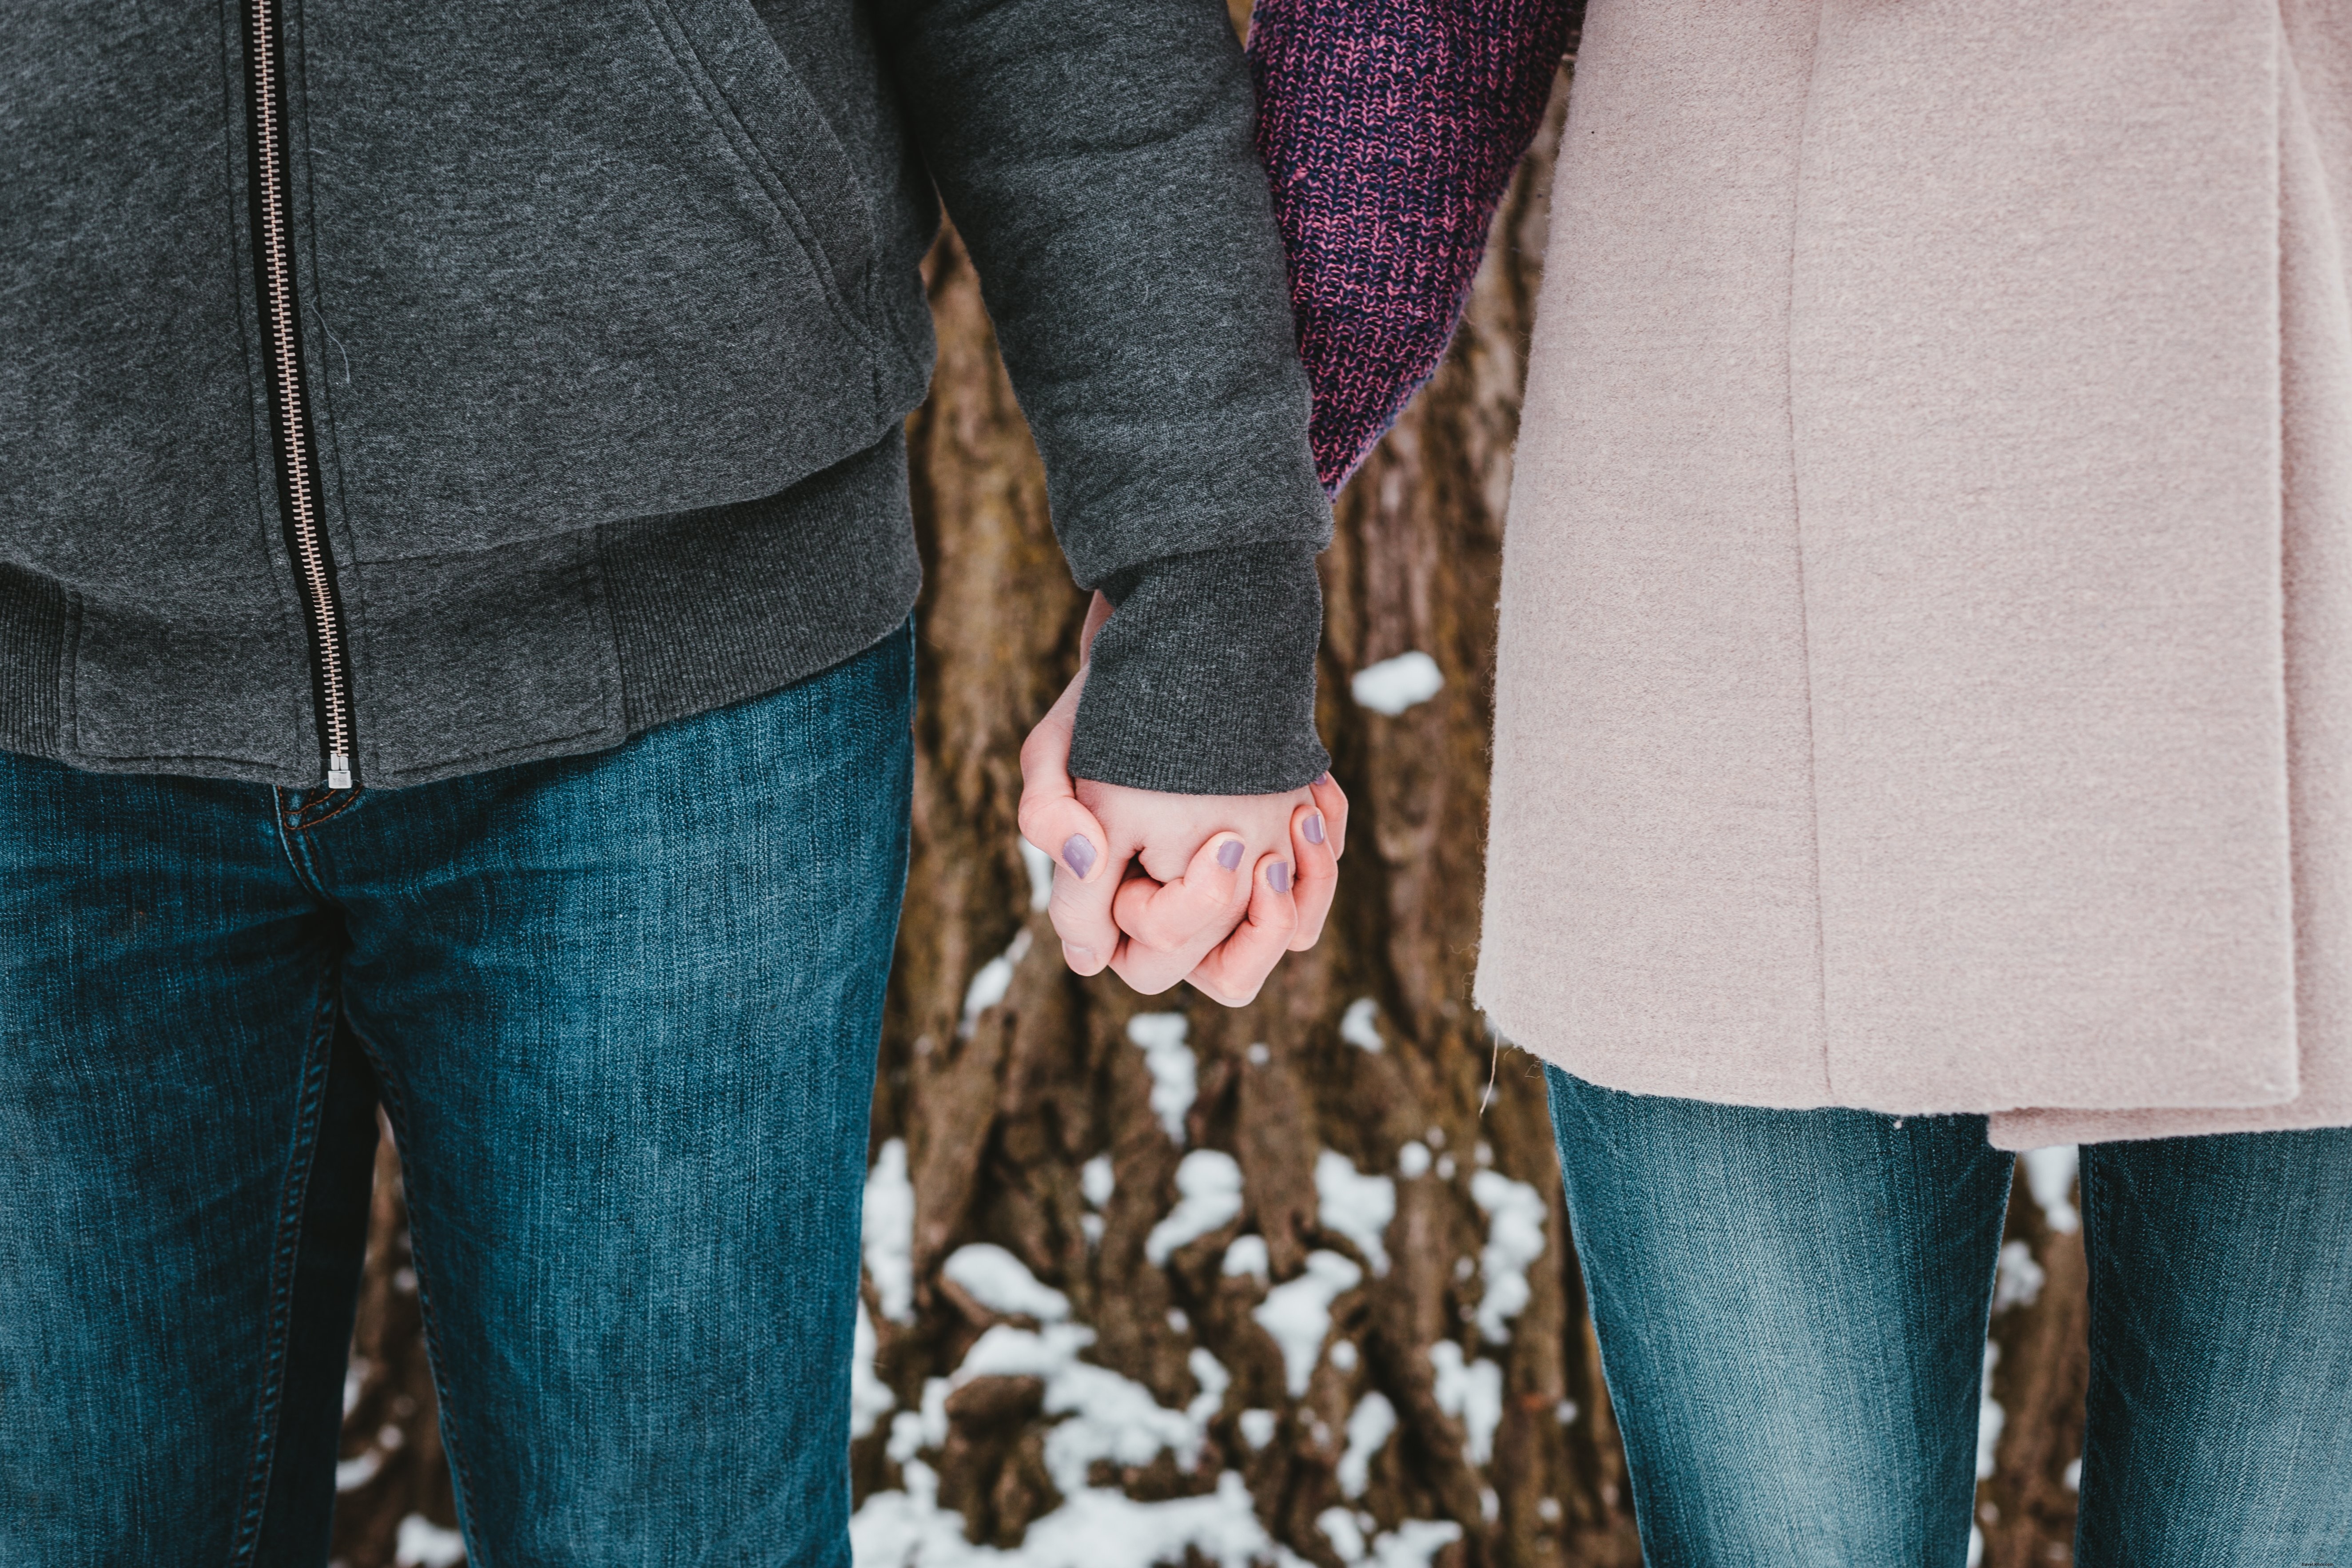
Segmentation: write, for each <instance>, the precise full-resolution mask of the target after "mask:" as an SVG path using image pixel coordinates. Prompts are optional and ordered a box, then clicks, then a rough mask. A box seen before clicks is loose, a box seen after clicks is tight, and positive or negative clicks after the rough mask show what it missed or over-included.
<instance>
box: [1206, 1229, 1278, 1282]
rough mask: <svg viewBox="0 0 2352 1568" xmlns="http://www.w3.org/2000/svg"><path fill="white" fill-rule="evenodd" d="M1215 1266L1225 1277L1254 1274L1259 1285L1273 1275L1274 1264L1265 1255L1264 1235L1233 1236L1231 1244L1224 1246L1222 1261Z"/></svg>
mask: <svg viewBox="0 0 2352 1568" xmlns="http://www.w3.org/2000/svg"><path fill="white" fill-rule="evenodd" d="M1217 1267H1218V1271H1219V1272H1220V1273H1222V1274H1223V1275H1225V1276H1226V1277H1227V1278H1231V1277H1233V1276H1234V1275H1237V1274H1255V1275H1256V1276H1257V1279H1258V1283H1259V1284H1261V1285H1263V1284H1265V1282H1266V1281H1267V1280H1268V1279H1272V1278H1273V1277H1274V1265H1273V1263H1272V1261H1271V1260H1269V1259H1268V1258H1267V1257H1266V1254H1265V1237H1262V1236H1237V1237H1234V1241H1233V1245H1232V1246H1230V1247H1226V1248H1225V1260H1224V1262H1223V1263H1221V1264H1219V1265H1218V1266H1217Z"/></svg>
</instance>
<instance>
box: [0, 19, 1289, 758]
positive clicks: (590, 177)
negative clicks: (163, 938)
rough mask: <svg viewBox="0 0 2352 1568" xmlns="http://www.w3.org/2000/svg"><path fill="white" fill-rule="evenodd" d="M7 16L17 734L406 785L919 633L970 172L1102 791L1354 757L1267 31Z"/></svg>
mask: <svg viewBox="0 0 2352 1568" xmlns="http://www.w3.org/2000/svg"><path fill="white" fill-rule="evenodd" d="M0 17H5V20H4V21H0V279H5V283H0V749H6V750H12V751H17V752H30V753H34V754H37V755H41V756H47V757H52V758H57V759H59V760H61V761H63V762H66V763H70V764H73V765H75V766H77V767H82V768H89V769H98V770H107V771H140V772H171V773H194V774H205V775H211V776H216V777H222V778H234V779H246V780H254V781H259V782H264V783H269V784H286V785H314V784H319V783H320V781H321V780H322V778H326V777H328V776H329V775H330V773H332V774H333V776H335V777H336V779H337V782H341V778H342V776H344V775H345V774H346V773H348V774H349V775H351V776H352V777H354V778H355V780H356V782H357V783H358V784H362V785H366V786H377V787H389V786H397V785H402V784H415V783H421V782H424V781H426V780H430V779H436V778H443V777H446V776H449V775H453V774H457V773H468V772H474V771H478V770H481V769H485V768H492V767H498V766H502V765H505V764H509V763H519V762H524V761H530V760H533V759H538V758H544V757H551V756H558V755H562V754H566V753H573V752H590V751H593V750H596V749H599V748H602V747H606V746H610V745H613V744H615V743H617V742H620V741H622V740H624V739H625V738H626V737H627V736H629V735H630V734H632V733H634V732H635V731H639V730H642V729H644V728H645V727H646V726H648V725H652V724H657V723H660V722H662V721H666V720H670V719H675V718H679V717H682V716H684V715H687V714H689V713H694V712H698V711H700V710H706V709H709V708H711V707H715V706H717V705H719V704H722V703H726V702H731V701H735V700H740V699H742V698H746V697H751V696H753V695H756V694H758V693H761V692H763V691H767V690H772V689H775V688H777V687H779V686H782V685H784V684H787V683H789V682H791V681H793V680H794V679H799V678H800V677H802V676H804V675H808V674H811V673H814V671H816V670H819V669H822V668H825V667H826V666H828V665H831V664H834V663H835V662H837V661H839V660H841V659H843V658H847V657H848V656H850V655H852V654H854V653H856V652H857V651H859V650H860V649H862V648H864V647H868V646H870V645H871V644H872V643H874V642H875V641H876V640H877V639H878V638H879V637H882V636H883V635H885V634H886V633H887V631H889V630H890V629H891V628H892V627H894V626H897V625H898V623H899V622H900V621H901V620H902V619H903V618H904V617H905V616H906V615H907V613H908V609H909V608H910V606H911V605H913V603H914V599H915V594H916V589H917V586H918V583H919V564H918V562H917V558H916V552H915V543H914V537H913V533H912V530H911V526H910V521H909V510H908V490H907V473H906V459H905V451H904V447H903V442H902V439H901V437H900V429H901V421H902V419H903V418H904V416H906V414H907V413H908V411H909V410H910V409H911V408H913V407H914V406H915V405H916V404H917V403H918V402H919V401H920V399H921V398H922V396H923V393H924V389H925V387H926V385H927V384H928V382H929V374H930V367H931V362H932V355H933V344H932V338H931V329H930V320H929V312H928V310H927V308H926V304H925V300H924V296H923V290H922V286H921V280H920V278H919V272H918V263H919V260H920V258H921V257H922V255H923V253H924V251H925V249H926V248H927V247H928V245H929V241H930V239H931V237H932V236H933V234H934V232H935V231H936V229H937V226H938V222H939V216H938V212H939V208H938V205H937V198H935V196H934V195H933V191H934V187H936V190H937V192H938V196H939V197H940V198H944V200H945V203H946V205H947V208H948V210H949V211H950V213H951V214H952V215H953V216H954V218H955V221H956V224H957V226H958V227H959V229H960V230H961V233H962V235H963V237H964V238H965V240H966V243H967V244H968V246H969V247H970V249H971V254H972V257H973V259H974V262H975V264H976V266H977V268H978V269H979V272H980V276H981V279H982V289H983V292H984V294H985V297H986V299H987V301H988V306H989V310H990V313H991V316H992V319H993V321H994V322H995V326H996V331H997V335H998V340H999V342H1000V343H1001V345H1002V347H1003V353H1004V358H1005V362H1006V363H1007V365H1008V366H1009V368H1010V370H1011V372H1012V375H1013V384H1014V386H1015V388H1016V390H1017V391H1018V393H1019V395H1020V398H1021V403H1022V407H1023V409H1024V412H1025V413H1026V415H1027V416H1028V419H1029V423H1030V426H1031V428H1032V430H1033V432H1034V435H1035V437H1036V440H1037V444H1038V447H1039V449H1040V450H1041V451H1042V452H1043V454H1044V456H1045V468H1046V475H1047V479H1048V484H1049V491H1050V497H1051V500H1052V506H1053V513H1054V523H1055V530H1056V531H1057V532H1058V534H1059V536H1060V539H1061V542H1062V544H1063V547H1064V550H1065V551H1066V554H1067V557H1068V560H1069V563H1070V566H1071V570H1072V572H1073V574H1074V575H1075V576H1076V580H1077V582H1078V584H1079V585H1080V586H1082V587H1089V588H1091V587H1097V586H1099V587H1101V588H1103V589H1104V590H1106V591H1107V592H1108V593H1109V594H1110V595H1111V596H1112V598H1113V599H1114V600H1115V601H1117V602H1118V605H1119V613H1118V616H1115V617H1114V618H1113V620H1112V621H1111V623H1110V626H1109V627H1108V629H1107V630H1106V631H1105V632H1104V634H1103V636H1102V637H1101V639H1100V640H1099V642H1098V644H1097V648H1096V652H1095V656H1094V661H1093V667H1092V671H1091V673H1090V675H1089V677H1088V680H1087V692H1086V698H1085V700H1084V702H1083V704H1082V706H1081V708H1080V711H1079V718H1078V730H1077V742H1076V752H1075V755H1074V759H1073V761H1074V765H1075V769H1076V772H1077V773H1079V774H1080V775H1081V776H1086V777H1092V778H1097V779H1102V780H1106V781H1108V782H1112V783H1118V784H1134V785H1139V786H1142V787H1149V788H1157V789H1169V790H1181V791H1191V792H1196V793H1202V792H1266V791H1275V790H1280V789H1286V788H1290V787H1293V786H1296V785H1298V784H1303V783H1305V782H1307V780H1308V779H1310V778H1312V777H1314V776H1315V775H1316V774H1317V773H1319V772H1321V771H1322V769H1323V767H1324V766H1325V765H1326V759H1325V757H1324V754H1323V751H1322V748H1321V747H1320V745H1319V744H1318V742H1317V741H1316V737H1315V731H1314V722H1313V720H1314V713H1313V710H1314V660H1315V647H1316V641H1317V635H1318V627H1319V620H1320V598H1319V595H1318V589H1317V585H1316V577H1315V567H1314V556H1315V553H1316V552H1317V551H1318V550H1319V549H1320V548H1321V547H1322V545H1323V544H1324V543H1325V542H1328V536H1329V528H1330V519H1329V511H1328V506H1327V504H1326V502H1325V500H1324V497H1323V493H1322V491H1321V489H1319V488H1318V485H1317V483H1316V478H1315V470H1314V466H1313V463H1312V461H1311V459H1310V458H1309V456H1308V452H1307V436H1306V433H1307V386H1306V382H1305V379H1304V377H1303V375H1302V374H1301V373H1300V370H1299V367H1298V364H1297V358H1296V355H1295V353H1294V350H1293V334H1292V324H1291V318H1290V311H1289V307H1288V302H1287V296H1286V281H1285V278H1284V270H1283V258H1282V252H1281V247H1280V243H1279V241H1278V239H1277V237H1276V231H1275V226H1274V222H1273V218H1272V216H1271V214H1270V211H1269V206H1268V201H1267V195H1266V190H1265V176H1264V174H1263V173H1262V171H1261V169H1260V167H1259V165H1258V163H1257V161H1256V158H1255V154H1254V153H1253V151H1252V147H1251V141H1250V131H1251V125H1250V116H1251V106H1250V90H1249V84H1248V79H1247V77H1246V74H1245V72H1244V67H1243V63H1242V58H1241V54H1240V50H1239V48H1238V47H1237V46H1236V44H1235V42H1234V37H1233V35H1232V32H1231V29H1230V28H1229V26H1227V23H1226V19H1225V12H1224V6H1223V4H1222V3H1221V0H867V3H866V4H859V3H858V0H509V3H507V4H499V5H452V4H448V3H447V0H194V3H186V0H184V3H179V4H173V5H154V4H139V3H134V0H0ZM331 759H332V760H331ZM345 759H347V760H345Z"/></svg>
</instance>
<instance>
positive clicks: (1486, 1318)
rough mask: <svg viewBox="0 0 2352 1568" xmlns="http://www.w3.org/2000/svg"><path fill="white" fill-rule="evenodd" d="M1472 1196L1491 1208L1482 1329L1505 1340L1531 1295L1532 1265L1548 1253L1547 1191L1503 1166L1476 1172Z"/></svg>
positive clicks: (1482, 1264) (1483, 1260)
mask: <svg viewBox="0 0 2352 1568" xmlns="http://www.w3.org/2000/svg"><path fill="white" fill-rule="evenodd" d="M1480 1147H1481V1148H1484V1147H1485V1145H1484V1144H1481V1145H1480ZM1470 1196H1471V1198H1472V1199H1473V1200H1474V1201H1475V1202H1476V1204H1477V1205H1478V1206H1479V1207H1480V1208H1482V1209H1484V1210H1486V1250H1485V1251H1484V1252H1483V1253H1481V1254H1480V1255H1479V1258H1478V1266H1479V1268H1480V1269H1481V1270H1482V1271H1483V1272H1484V1273H1485V1274H1486V1293H1485V1294H1484V1295H1482V1296H1481V1297H1480V1298H1479V1299H1478V1311H1477V1321H1478V1332H1479V1333H1480V1334H1482V1335H1483V1336H1485V1338H1486V1342H1488V1343H1489V1344H1502V1343H1505V1342H1507V1341H1508V1340H1509V1339H1510V1337H1511V1320H1512V1319H1513V1318H1516V1317H1517V1316H1518V1315H1519V1314H1520V1313H1521V1312H1524V1311H1526V1310H1527V1307H1528V1300H1530V1299H1531V1293H1530V1291H1529V1289H1528V1265H1529V1264H1532V1263H1533V1262H1535V1260H1536V1259H1537V1258H1541V1257H1542V1256H1543V1250H1544V1216H1545V1208H1544V1199H1543V1194H1541V1193H1539V1192H1538V1191H1536V1190H1535V1188H1533V1187H1532V1186H1529V1185H1528V1184H1527V1183H1525V1182H1515V1181H1513V1180H1511V1178H1510V1177H1508V1176H1506V1175H1504V1174H1503V1173H1501V1172H1499V1171H1480V1172H1478V1173H1476V1174H1475V1175H1473V1176H1472V1177H1471V1178H1470Z"/></svg>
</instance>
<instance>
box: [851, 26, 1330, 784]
mask: <svg viewBox="0 0 2352 1568" xmlns="http://www.w3.org/2000/svg"><path fill="white" fill-rule="evenodd" d="M874 15H875V17H876V21H877V30H878V32H879V34H880V37H881V39H882V42H883V46H884V47H885V49H886V50H887V53H888V55H889V58H890V61H891V66H892V69H893V71H894V74H895V76H896V78H897V84H898V92H899V94H900V97H901V100H902V103H903V105H904V108H905V110H906V113H907V116H908V121H909V122H910V123H911V124H912V125H913V126H914V128H915V132H916V135H917V138H918V140H919V144H920V147H921V150H922V154H923V158H924V161H925V163H927V164H928V165H929V169H930V171H931V175H932V178H933V180H934V181H935V182H936V183H937V184H938V185H939V188H940V195H941V197H942V198H943V200H944V201H945V203H946V205H947V208H948V211H949V213H950V216H953V218H954V219H955V223H956V226H957V229H958V230H959V232H960V233H961V235H962V237H963V239H964V243H965V245H966V247H968V248H969V249H970V251H971V257H972V261H973V265H974V266H975V268H977V269H978V271H979V274H980V279H981V289H982V297H983V298H984V299H985V300H986V301H987V304H988V310H989V316H990V319H991V320H992V321H993V323H994V325H995V328H996V336H997V342H998V345H999V347H1000V348H1001V349H1002V350H1003V355H1004V362H1005V366H1006V368H1007V369H1008V370H1009V371H1010V372H1011V374H1012V378H1013V390H1014V391H1015V393H1016V394H1017V395H1019V398H1020V400H1021V406H1022V411H1023V413H1024V414H1025V415H1026V416H1027V417H1028V420H1029V426H1030V430H1031V432H1032V433H1033V435H1034V437H1035V438H1036V442H1037V448H1038V451H1039V452H1040V453H1041V454H1042V455H1043V457H1044V458H1045V479H1046V489H1047V495H1048V499H1049V500H1050V502H1051V504H1052V507H1053V514H1054V529H1055V534H1056V535H1057V536H1058V537H1059V538H1060V540H1061V543H1062V549H1063V552H1064V553H1065V554H1066V555H1067V557H1068V558H1069V563H1070V569H1071V572H1072V574H1074V575H1075V576H1076V579H1077V583H1078V585H1079V586H1080V587H1082V588H1100V589H1102V590H1103V591H1104V592H1105V593H1106V594H1107V595H1109V597H1110V598H1111V600H1112V602H1113V603H1114V604H1116V605H1118V614H1117V615H1116V616H1113V617H1112V618H1111V621H1110V624H1109V626H1107V627H1106V628H1105V629H1104V631H1103V632H1102V634H1101V636H1100V637H1098V638H1097V643H1096V647H1095V652H1094V658H1093V662H1092V665H1091V668H1090V669H1089V671H1088V674H1087V689H1086V695H1085V698H1084V700H1082V701H1081V702H1080V704H1079V707H1078V719H1077V734H1076V742H1075V743H1074V745H1073V747H1072V752H1071V759H1070V763H1071V770H1072V772H1073V773H1076V774H1077V775H1078V776H1080V777H1082V778H1090V779H1097V780H1101V781H1103V782H1105V783H1110V784H1132V785H1136V786H1138V787H1141V788H1148V789H1159V790H1171V791H1178V792H1183V793H1189V794H1267V793H1273V792H1276V791H1280V790H1287V789H1293V788H1296V787H1297V786H1298V785H1301V784H1306V783H1307V782H1308V781H1309V780H1311V779H1313V778H1315V777H1316V776H1317V775H1318V774H1319V773H1322V772H1323V770H1324V769H1325V768H1326V767H1327V766H1328V757H1327V756H1326V755H1325V753H1324V751H1323V747H1322V744H1321V742H1319V741H1318V740H1317V738H1316V734H1315V654H1316V647H1317V643H1318V636H1319V632H1320V629H1321V624H1322V595H1321V592H1320V589H1319V587H1318V583H1317V580H1316V574H1315V555H1316V553H1317V552H1318V551H1320V550H1321V549H1322V548H1323V546H1324V545H1326V544H1328V542H1330V536H1331V513H1330V506H1329V503H1328V500H1326V499H1325V497H1324V494H1323V490H1322V488H1321V486H1320V485H1319V484H1318V482H1317V480H1316V475H1315V464H1314V459H1313V458H1312V456H1311V455H1310V454H1309V452H1308V449H1307V412H1308V394H1307V379H1306V375H1305V373H1304V372H1303V371H1302V370H1301V369H1300V367H1299V363H1298V357H1297V349H1296V346H1295V343H1296V339H1295V329H1294V327H1293V324H1292V319H1291V313H1290V304H1289V297H1288V296H1289V289H1288V280H1287V278H1286V272H1285V268H1284V262H1283V254H1282V244H1281V239H1280V237H1279V235H1278V233H1277V232H1276V228H1275V224H1274V216H1273V211H1272V205H1271V202H1270V199H1269V197H1268V195H1267V191H1266V184H1265V170H1264V168H1263V166H1262V165H1261V164H1260V163H1259V162H1258V158H1257V154H1256V152H1255V148H1254V147H1253V145H1252V142H1251V116H1252V104H1251V95H1250V85H1249V78H1248V73H1247V70H1246V68H1244V63H1243V59H1242V53H1241V48H1240V46H1239V44H1238V43H1237V41H1236V40H1235V39H1234V35H1233V29H1232V27H1231V26H1230V25H1229V24H1228V22H1227V21H1226V17H1225V8H1224V5H1223V4H1222V0H877V4H876V6H875V11H874Z"/></svg>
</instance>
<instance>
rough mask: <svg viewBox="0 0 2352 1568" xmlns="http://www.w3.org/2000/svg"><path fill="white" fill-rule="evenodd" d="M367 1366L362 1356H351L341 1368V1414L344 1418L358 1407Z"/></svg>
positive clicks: (367, 1370)
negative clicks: (349, 1360) (348, 1361)
mask: <svg viewBox="0 0 2352 1568" xmlns="http://www.w3.org/2000/svg"><path fill="white" fill-rule="evenodd" d="M368 1372H369V1367H368V1363H367V1360H366V1358H365V1357H363V1356H353V1357H352V1360H351V1364H350V1365H349V1366H347V1367H345V1368H344V1369H343V1415H344V1416H345V1417H346V1418H348V1417H349V1416H350V1415H351V1413H352V1411H353V1410H355V1409H357V1408H358V1407H359V1403H360V1394H361V1392H362V1390H363V1389H365V1388H366V1386H367V1374H368Z"/></svg>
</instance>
